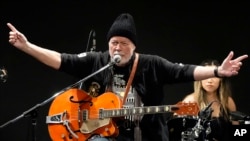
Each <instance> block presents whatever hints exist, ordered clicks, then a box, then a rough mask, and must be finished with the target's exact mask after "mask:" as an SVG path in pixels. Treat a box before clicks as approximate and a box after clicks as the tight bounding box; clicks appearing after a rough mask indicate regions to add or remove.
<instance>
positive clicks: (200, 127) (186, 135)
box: [181, 101, 215, 141]
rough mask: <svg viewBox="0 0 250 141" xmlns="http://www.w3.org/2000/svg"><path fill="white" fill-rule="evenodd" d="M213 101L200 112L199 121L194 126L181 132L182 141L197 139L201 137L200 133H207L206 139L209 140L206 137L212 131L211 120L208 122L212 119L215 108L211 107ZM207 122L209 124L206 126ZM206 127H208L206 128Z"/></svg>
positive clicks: (205, 140)
mask: <svg viewBox="0 0 250 141" xmlns="http://www.w3.org/2000/svg"><path fill="white" fill-rule="evenodd" d="M213 102H215V101H212V102H211V103H209V104H208V106H207V107H206V108H205V109H204V110H201V111H200V112H199V113H198V121H197V123H196V124H195V126H194V127H193V128H191V130H190V129H188V130H186V131H183V132H182V133H181V141H196V140H195V139H198V138H199V137H200V134H201V133H203V134H205V136H204V138H205V139H204V141H208V140H207V139H206V138H207V137H208V135H209V134H210V133H211V127H210V122H208V123H207V122H206V121H208V120H209V119H210V117H211V115H212V112H213V109H212V108H211V106H212V104H213ZM205 123H207V126H205ZM205 127H206V128H205Z"/></svg>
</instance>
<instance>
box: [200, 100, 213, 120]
mask: <svg viewBox="0 0 250 141" xmlns="http://www.w3.org/2000/svg"><path fill="white" fill-rule="evenodd" d="M214 102H215V101H212V102H210V103H209V104H208V106H207V107H206V108H204V109H203V110H201V111H200V112H199V114H198V115H199V116H200V117H202V118H208V117H209V116H210V115H211V113H212V112H213V109H211V108H210V107H211V106H212V104H213V103H214Z"/></svg>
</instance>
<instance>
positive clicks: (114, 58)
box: [111, 54, 122, 64]
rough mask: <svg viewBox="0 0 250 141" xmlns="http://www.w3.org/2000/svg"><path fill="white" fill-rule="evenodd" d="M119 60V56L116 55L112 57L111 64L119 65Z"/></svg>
mask: <svg viewBox="0 0 250 141" xmlns="http://www.w3.org/2000/svg"><path fill="white" fill-rule="evenodd" d="M121 59H122V57H121V55H119V54H116V55H114V57H113V59H112V61H111V62H113V63H115V64H119V63H120V62H121Z"/></svg>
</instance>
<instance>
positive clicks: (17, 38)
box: [7, 23, 61, 69]
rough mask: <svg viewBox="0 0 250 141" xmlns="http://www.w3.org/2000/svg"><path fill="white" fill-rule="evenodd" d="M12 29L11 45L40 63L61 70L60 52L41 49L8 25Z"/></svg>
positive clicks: (10, 34)
mask: <svg viewBox="0 0 250 141" xmlns="http://www.w3.org/2000/svg"><path fill="white" fill-rule="evenodd" d="M7 26H8V27H9V28H10V32H9V43H10V44H11V45H13V46H14V47H16V48H18V49H19V50H21V51H23V52H25V53H27V54H29V55H31V56H33V57H34V58H36V59H37V60H39V61H40V62H42V63H44V64H46V65H48V66H50V67H52V68H54V69H59V67H60V65H61V54H60V53H59V52H56V51H53V50H49V49H45V48H42V47H39V46H37V45H35V44H32V43H30V42H29V41H28V40H27V38H26V37H25V35H24V34H22V33H21V32H19V31H18V30H17V29H16V28H15V27H14V26H13V25H12V24H11V23H7Z"/></svg>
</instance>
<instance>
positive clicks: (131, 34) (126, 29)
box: [107, 13, 137, 45]
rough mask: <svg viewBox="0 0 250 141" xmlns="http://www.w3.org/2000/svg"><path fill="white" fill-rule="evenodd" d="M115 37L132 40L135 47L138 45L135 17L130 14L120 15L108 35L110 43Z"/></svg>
mask: <svg viewBox="0 0 250 141" xmlns="http://www.w3.org/2000/svg"><path fill="white" fill-rule="evenodd" d="M113 36H122V37H126V38H128V39H130V40H131V41H132V42H133V43H134V44H135V45H136V44H137V39H136V28H135V23H134V19H133V17H132V16H131V15H130V14H128V13H123V14H121V15H119V16H118V17H117V18H116V20H115V21H114V23H113V24H112V26H111V27H110V29H109V32H108V34H107V39H108V41H109V40H110V38H112V37H113Z"/></svg>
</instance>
